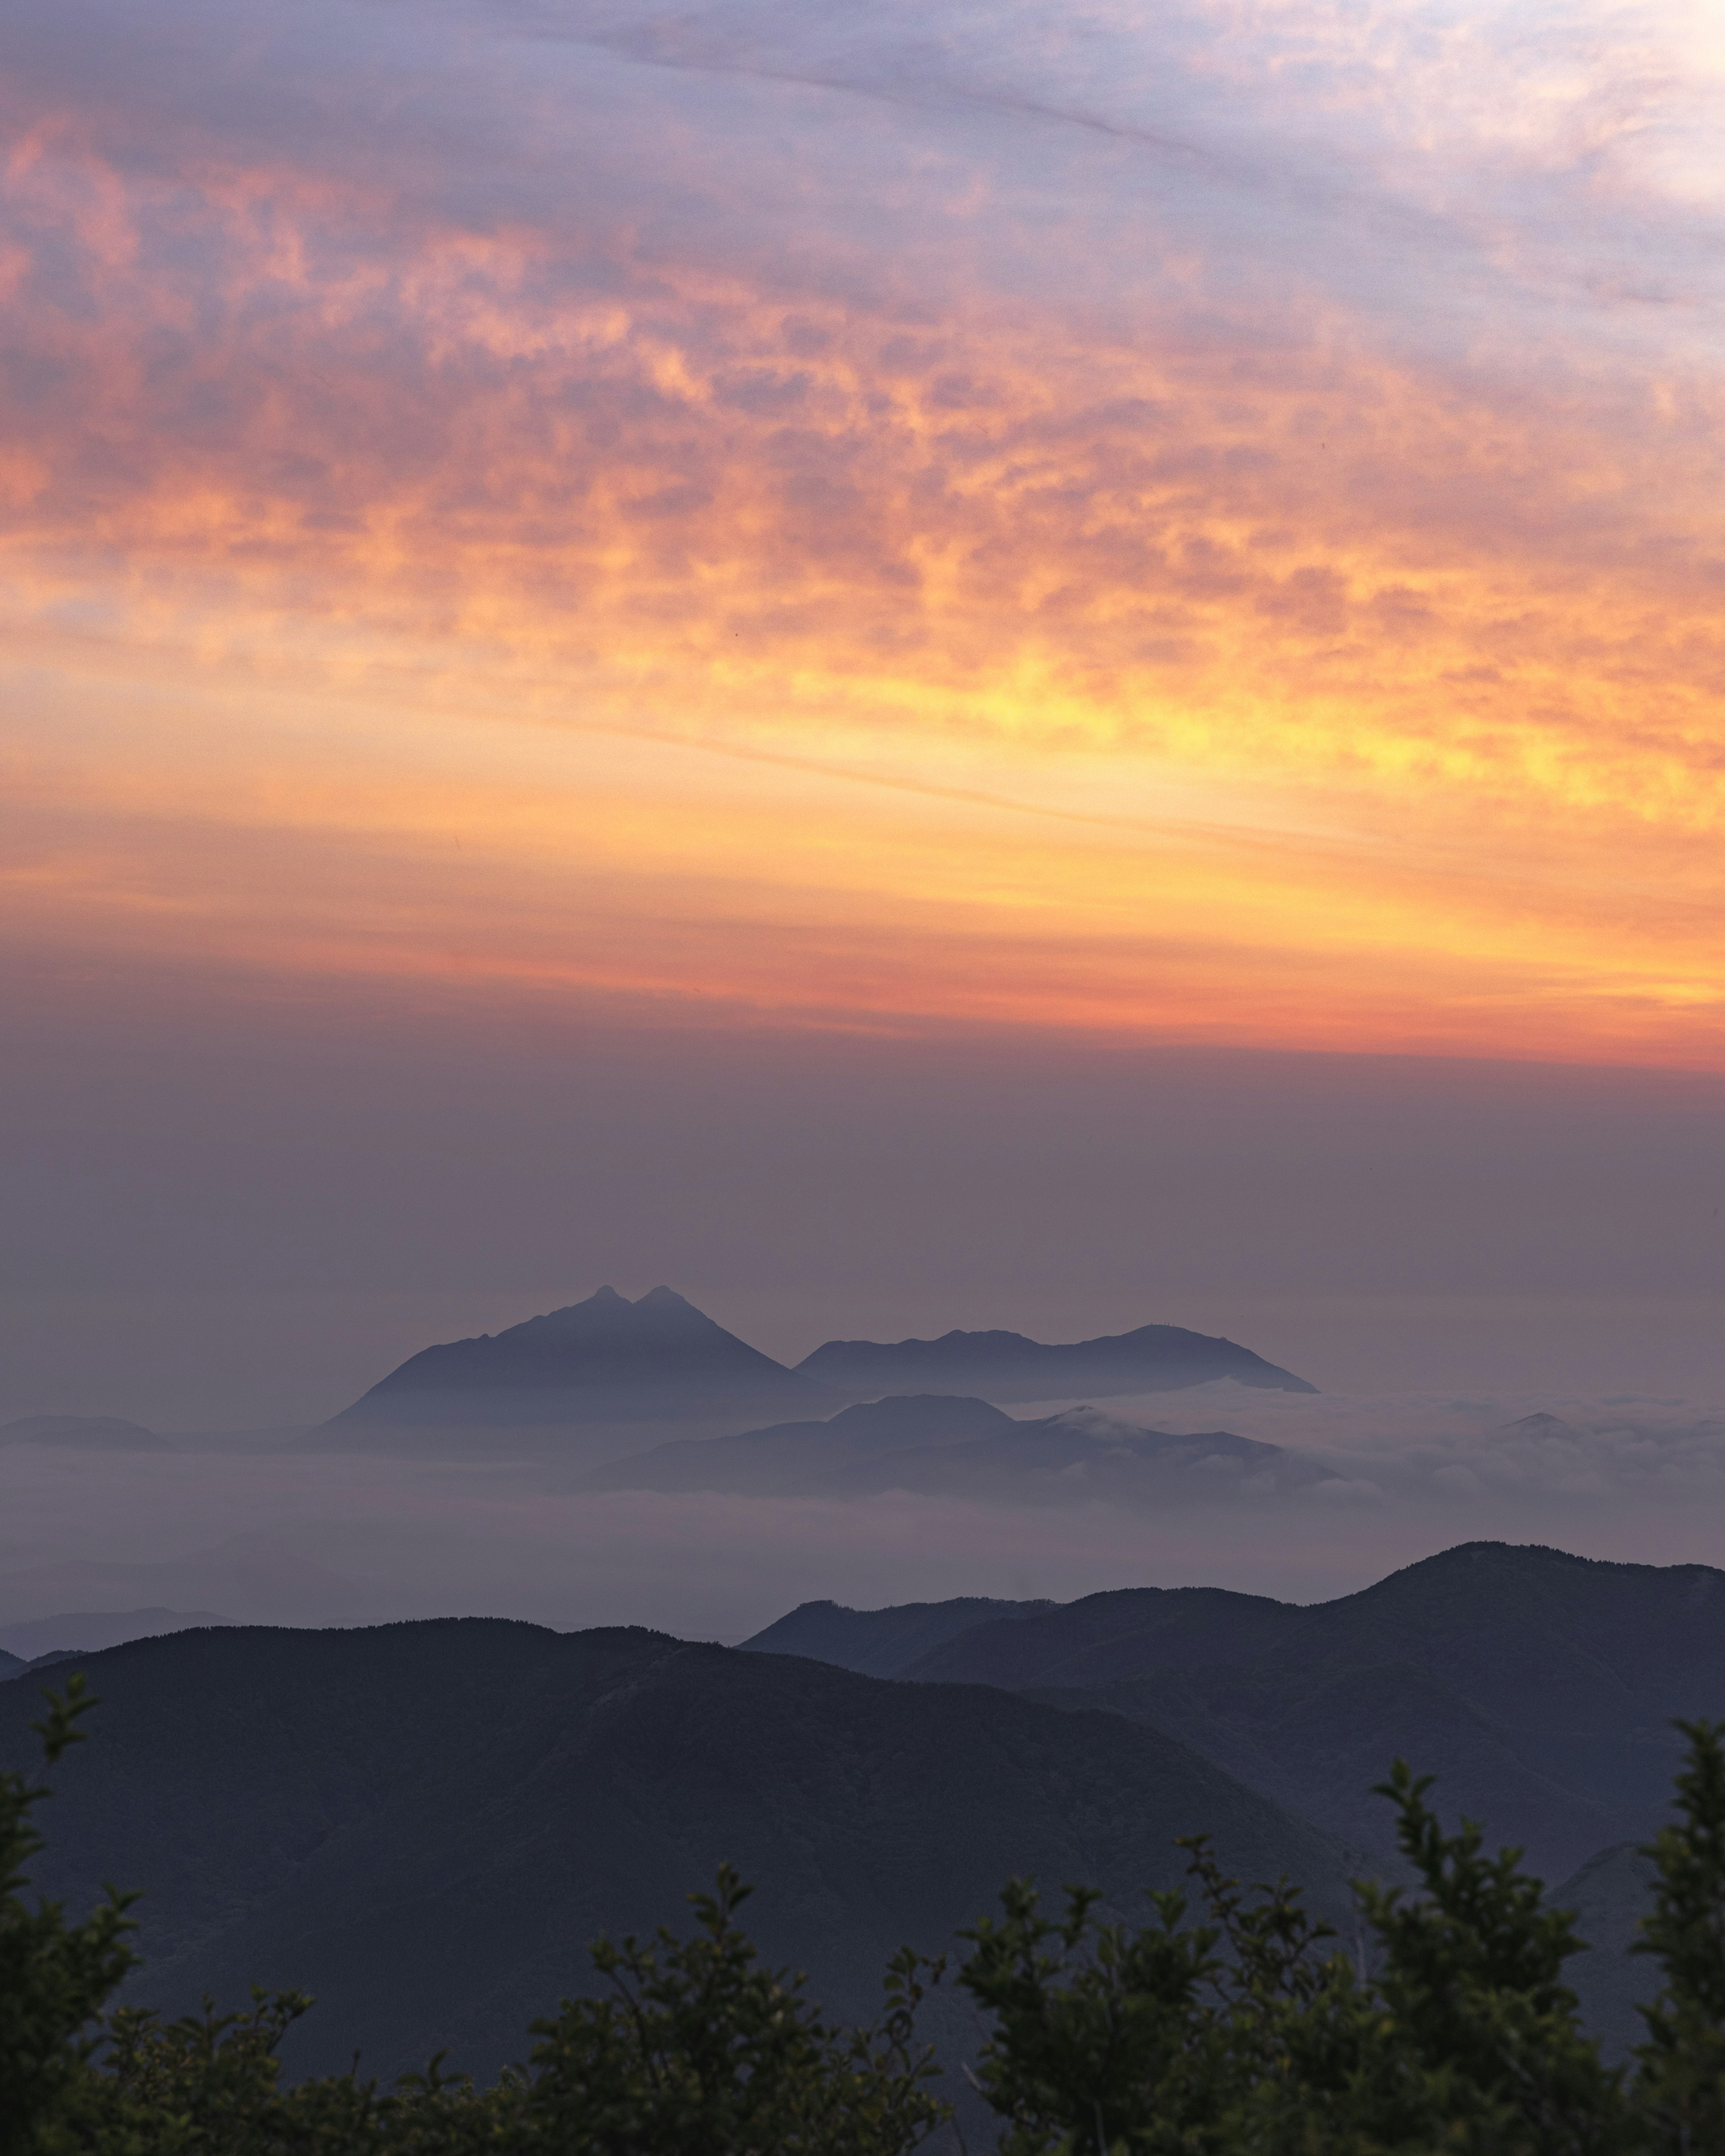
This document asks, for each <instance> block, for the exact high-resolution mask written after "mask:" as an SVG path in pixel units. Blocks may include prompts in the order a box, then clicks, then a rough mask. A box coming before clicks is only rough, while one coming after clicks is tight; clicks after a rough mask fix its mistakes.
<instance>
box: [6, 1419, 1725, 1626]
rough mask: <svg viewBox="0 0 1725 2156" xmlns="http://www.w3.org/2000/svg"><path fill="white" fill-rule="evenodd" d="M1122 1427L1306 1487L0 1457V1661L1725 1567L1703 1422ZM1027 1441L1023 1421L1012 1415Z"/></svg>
mask: <svg viewBox="0 0 1725 2156" xmlns="http://www.w3.org/2000/svg"><path fill="white" fill-rule="evenodd" d="M1106 1409H1107V1412H1108V1413H1109V1414H1111V1415H1113V1416H1117V1417H1118V1418H1119V1419H1121V1420H1122V1421H1131V1422H1134V1423H1137V1424H1144V1425H1153V1426H1156V1427H1158V1428H1161V1429H1164V1430H1176V1431H1183V1432H1184V1431H1191V1432H1198V1431H1202V1430H1214V1429H1218V1428H1224V1429H1229V1430H1235V1431H1237V1432H1239V1433H1240V1434H1241V1435H1246V1436H1250V1437H1254V1438H1257V1439H1260V1440H1264V1441H1266V1442H1268V1443H1271V1444H1275V1445H1281V1446H1283V1447H1285V1448H1286V1449H1287V1450H1290V1451H1291V1452H1294V1453H1296V1454H1297V1455H1300V1456H1301V1460H1302V1461H1304V1462H1306V1463H1308V1464H1309V1466H1310V1467H1311V1469H1312V1473H1311V1474H1310V1475H1309V1476H1305V1477H1303V1478H1298V1479H1296V1478H1289V1479H1288V1480H1287V1481H1285V1482H1284V1483H1283V1484H1282V1486H1280V1487H1277V1486H1273V1485H1270V1484H1268V1483H1266V1481H1263V1480H1262V1479H1260V1478H1251V1477H1247V1478H1245V1479H1244V1480H1238V1481H1236V1480H1230V1478H1227V1477H1218V1478H1215V1480H1214V1484H1213V1485H1206V1486H1202V1488H1203V1493H1202V1494H1197V1495H1194V1496H1189V1497H1184V1498H1181V1499H1178V1500H1177V1501H1169V1502H1168V1503H1166V1504H1163V1505H1161V1506H1158V1507H1146V1506H1127V1505H1119V1504H1107V1503H1102V1502H1096V1501H1086V1500H1085V1499H1083V1498H1082V1497H1079V1498H1076V1499H1073V1500H1069V1501H1065V1502H1063V1503H1060V1504H1058V1505H1035V1506H1027V1505H1014V1504H1009V1503H999V1502H989V1501H957V1500H952V1499H948V1498H936V1497H927V1496H912V1495H910V1494H907V1493H905V1492H900V1491H893V1492H887V1493H886V1494H884V1495H881V1496H869V1497H864V1498H858V1499H853V1500H848V1501H846V1500H824V1499H817V1498H757V1497H741V1496H716V1495H708V1494H699V1493H691V1494H678V1495H669V1496H667V1495H661V1494H659V1493H655V1492H648V1491H613V1492H605V1493H603V1494H595V1493H592V1492H588V1491H583V1489H582V1488H581V1487H580V1486H579V1484H580V1481H581V1477H582V1476H583V1473H584V1472H585V1471H586V1469H587V1466H588V1459H587V1457H586V1456H585V1455H583V1456H582V1457H580V1458H578V1459H575V1458H571V1459H566V1460H558V1459H556V1458H540V1459H537V1460H501V1459H490V1460H451V1459H444V1460H406V1459H390V1458H383V1457H378V1456H372V1455H337V1454H326V1453H291V1452H281V1451H270V1450H257V1449H255V1447H256V1445H257V1440H247V1441H244V1442H243V1443H242V1442H240V1441H235V1443H234V1445H233V1446H232V1447H231V1448H229V1449H222V1448H221V1447H220V1446H219V1445H218V1443H217V1442H216V1441H214V1440H203V1441H202V1444H203V1447H205V1448H207V1449H196V1450H193V1449H187V1450H173V1451H163V1452H135V1453H126V1452H111V1453H92V1452H90V1451H87V1450H81V1451H72V1450H60V1449H57V1448H55V1447H54V1446H53V1445H40V1444H36V1445H12V1446H8V1447H7V1448H4V1449H0V1520H3V1522H4V1523H5V1524H4V1529H3V1533H0V1645H5V1643H6V1637H7V1628H8V1627H9V1626H17V1625H22V1624H23V1623H25V1622H27V1621H32V1620H39V1619H41V1618H44V1617H48V1616H52V1615H54V1614H58V1613H60V1612H70V1611H88V1610H95V1609H110V1610H114V1609H134V1608H145V1607H166V1608H169V1609H193V1610H208V1611H213V1612H215V1613H217V1614H219V1615H220V1616H222V1617H223V1618H224V1619H226V1620H229V1621H232V1622H239V1623H266V1624H291V1625H330V1624H367V1623H378V1622H384V1621H389V1620H398V1619H403V1618H418V1617H429V1616H439V1615H474V1614H477V1615H495V1616H503V1617H515V1618H521V1619H526V1620H531V1621H534V1622H536V1623H541V1624H548V1625H556V1626H558V1627H562V1628H573V1627H578V1626H585V1625H622V1624H627V1625H650V1626H653V1627H655V1628H656V1629H659V1630H665V1631H667V1632H670V1633H674V1634H676V1635H680V1636H685V1637H691V1638H703V1639H721V1640H738V1639H741V1638H744V1637H746V1636H747V1635H748V1634H750V1633H751V1632H752V1631H754V1630H757V1629H758V1628H760V1627H761V1626H762V1625H766V1624H768V1623H769V1622H770V1621H771V1620H773V1618H774V1617H776V1616H778V1615H779V1614H782V1613H783V1611H784V1610H786V1609H790V1608H792V1607H793V1606H794V1605H795V1604H798V1603H799V1602H802V1601H805V1600H809V1599H816V1598H822V1597H830V1598H832V1599H835V1600H838V1601H840V1602H844V1603H847V1604H852V1605H855V1606H858V1607H874V1606H878V1605H880V1604H887V1603H892V1602H905V1601H913V1600H930V1599H942V1598H944V1597H947V1596H950V1595H957V1594H993V1595H1002V1596H1010V1597H1028V1596H1038V1595H1046V1596H1051V1597H1054V1598H1055V1599H1061V1600H1065V1599H1073V1598H1076V1597H1077V1596H1080V1595H1084V1594H1094V1593H1096V1592H1098V1591H1100V1590H1103V1589H1111V1588H1119V1587H1136V1586H1183V1585H1194V1584H1214V1585H1219V1586H1224V1587H1229V1588H1233V1589H1241V1590H1245V1591H1248V1592H1252V1593H1256V1594H1271V1595H1275V1596H1277V1597H1281V1598H1283V1599H1292V1600H1296V1601H1312V1600H1322V1599H1327V1598H1330V1597H1332V1596H1335V1595H1339V1594H1348V1593H1350V1592H1353V1591H1354V1590H1356V1589H1360V1588H1363V1587H1365V1586H1368V1585H1369V1584H1371V1583H1372V1582H1373V1580H1375V1579H1377V1578H1381V1577H1382V1576H1383V1575H1384V1573H1388V1572H1390V1571H1392V1570H1394V1569H1395V1568H1398V1567H1399V1566H1401V1565H1404V1564H1407V1563H1413V1562H1414V1561H1416V1560H1418V1559H1419V1558H1423V1557H1426V1556H1429V1555H1430V1554H1432V1553H1435V1552H1436V1551H1438V1550H1440V1549H1445V1548H1450V1547H1451V1546H1452V1545H1454V1544H1455V1543H1463V1542H1468V1541H1473V1540H1479V1539H1494V1540H1502V1541H1508V1542H1515V1543H1546V1544H1550V1545H1553V1546H1556V1547H1558V1548H1563V1549H1567V1550H1570V1551H1574V1552H1575V1553H1579V1554H1582V1555H1585V1556H1589V1557H1594V1558H1607V1559H1612V1560H1616V1561H1634V1562H1638V1563H1656V1564H1670V1563H1714V1562H1717V1558H1718V1553H1719V1552H1720V1550H1721V1549H1722V1548H1725V1403H1721V1402H1718V1401H1708V1400H1701V1399H1652V1398H1632V1399H1625V1398H1610V1399H1601V1398H1566V1397H1563V1396H1561V1395H1553V1394H1551V1393H1545V1394H1540V1395H1538V1396H1537V1397H1534V1396H1527V1395H1509V1394H1500V1395H1497V1396H1483V1395H1477V1394H1476V1395H1469V1396H1466V1397H1456V1396H1452V1395H1445V1394H1439V1393H1435V1392H1428V1393H1419V1394H1407V1393H1403V1394H1354V1395H1350V1394H1322V1395H1317V1396H1307V1395H1294V1394H1278V1393H1258V1392H1255V1391H1249V1390H1246V1389H1243V1388H1240V1387H1239V1386H1236V1385H1234V1384H1232V1383H1226V1384H1220V1385H1214V1386H1206V1387H1203V1388H1200V1389H1197V1390H1195V1391H1194V1392H1190V1393H1185V1394H1176V1395H1170V1394H1153V1395H1147V1396H1145V1397H1144V1398H1142V1399H1137V1400H1128V1401H1120V1400H1111V1401H1109V1402H1108V1403H1107V1404H1106ZM1018 1412H1019V1413H1020V1414H1027V1415H1028V1414H1040V1413H1044V1412H1047V1409H1019V1410H1018Z"/></svg>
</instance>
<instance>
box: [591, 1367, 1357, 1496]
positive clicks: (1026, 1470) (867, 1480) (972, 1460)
mask: <svg viewBox="0 0 1725 2156" xmlns="http://www.w3.org/2000/svg"><path fill="white" fill-rule="evenodd" d="M1322 1474H1323V1471H1322V1469H1319V1468H1317V1467H1314V1466H1311V1465H1309V1464H1308V1463H1307V1462H1305V1461H1303V1460H1301V1459H1299V1458H1298V1457H1297V1456H1296V1455H1294V1454H1291V1453H1288V1452H1285V1451H1284V1450H1282V1449H1281V1447H1280V1446H1278V1445H1262V1444H1260V1443H1258V1442H1257V1441H1256V1440H1254V1439H1251V1438H1245V1437H1237V1436H1235V1434H1234V1433H1233V1432H1232V1431H1231V1430H1205V1431H1202V1432H1199V1433H1198V1434H1196V1435H1170V1434H1169V1433H1168V1432H1166V1431H1162V1430H1140V1429H1137V1428H1135V1427H1133V1426H1132V1424H1127V1423H1122V1422H1119V1421H1117V1420H1116V1419H1114V1418H1113V1417H1112V1416H1111V1415H1106V1414H1102V1413H1101V1410H1100V1409H1096V1408H1089V1407H1083V1408H1070V1409H1067V1410H1066V1411H1065V1413H1064V1414H1055V1415H1045V1416H1043V1417H1041V1418H1040V1419H1036V1420H1034V1421H1020V1420H1015V1419H1014V1418H1013V1417H1012V1416H1010V1415H1009V1414H1003V1413H1002V1411H1001V1410H1000V1409H999V1408H996V1407H991V1406H990V1405H989V1404H988V1402H987V1401H985V1400H976V1399H964V1398H963V1397H962V1396H957V1397H954V1396H948V1395H946V1394H916V1395H913V1396H911V1398H908V1399H903V1398H892V1399H883V1400H872V1401H870V1402H869V1403H867V1404H865V1405H862V1406H858V1407H853V1408H847V1409H845V1411H844V1412H843V1413H842V1414H836V1415H834V1416H833V1417H832V1418H831V1419H829V1420H828V1421H826V1422H797V1423H782V1424H777V1425H776V1426H774V1427H773V1428H772V1429H768V1430H748V1431H745V1432H744V1433H743V1434H742V1435H740V1436H727V1437H715V1438H706V1439H700V1440H689V1439H681V1440H677V1441H675V1442H674V1443H672V1444H670V1445H655V1447H653V1448H652V1450H649V1451H644V1452H637V1453H633V1454H631V1455H629V1458H627V1459H625V1460H612V1461H608V1463H607V1464H606V1465H605V1466H603V1467H600V1468H597V1469H595V1470H594V1471H593V1472H592V1474H590V1475H589V1476H588V1478H587V1484H588V1488H590V1489H595V1490H715V1491H729V1492H732V1493H748V1494H751V1495H755V1496H768V1495H771V1496H828V1497H847V1496H850V1497H856V1496H870V1495H875V1494H878V1493H879V1492H880V1491H887V1490H905V1491H913V1492H916V1493H918V1494H921V1495H923V1496H953V1497H966V1498H979V1499H984V1500H989V1501H996V1502H1010V1503H1015V1504H1027V1505H1031V1504H1042V1505H1046V1504H1089V1503H1094V1502H1096V1501H1098V1500H1101V1501H1106V1502H1110V1503H1115V1504H1151V1505H1166V1504H1169V1503H1178V1502H1181V1501H1192V1500H1194V1499H1206V1498H1214V1497H1218V1496H1224V1495H1226V1494H1227V1492H1228V1491H1230V1490H1231V1489H1236V1488H1240V1487H1241V1486H1247V1485H1248V1484H1249V1485H1250V1487H1251V1488H1252V1489H1253V1490H1254V1491H1255V1492H1257V1493H1259V1494H1262V1493H1265V1492H1267V1491H1270V1490H1272V1489H1274V1488H1276V1486H1289V1487H1292V1486H1301V1485H1304V1484H1306V1483H1308V1482H1311V1481H1315V1480H1319V1479H1322Z"/></svg>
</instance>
